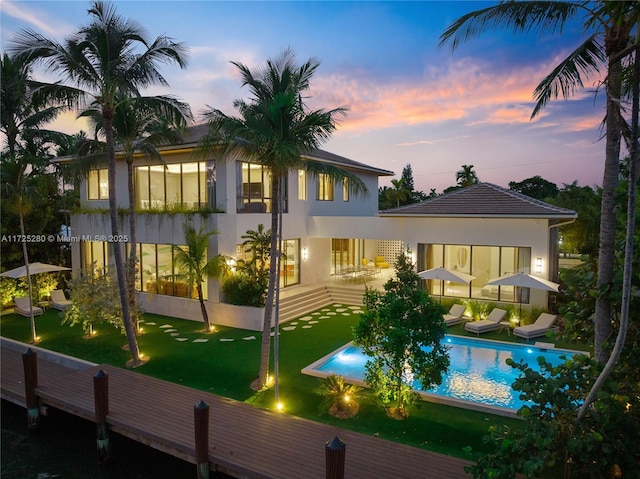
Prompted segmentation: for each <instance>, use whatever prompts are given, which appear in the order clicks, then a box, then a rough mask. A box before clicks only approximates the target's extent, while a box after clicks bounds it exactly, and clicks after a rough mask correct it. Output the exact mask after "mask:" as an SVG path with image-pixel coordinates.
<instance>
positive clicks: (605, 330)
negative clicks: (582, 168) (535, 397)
mask: <svg viewBox="0 0 640 479" xmlns="http://www.w3.org/2000/svg"><path fill="white" fill-rule="evenodd" d="M621 37H623V38H624V40H623V41H621V40H620V38H621ZM626 39H627V35H623V34H622V32H621V31H620V30H618V29H617V28H613V29H610V30H608V31H607V34H606V38H605V45H606V49H607V57H608V58H609V59H611V58H614V57H615V56H616V55H617V54H618V53H619V52H620V51H622V50H623V49H624V48H625V46H626ZM621 85H622V64H621V61H620V59H616V60H614V61H611V60H610V61H609V75H608V79H607V125H606V138H607V140H606V142H607V143H606V148H605V164H604V176H603V180H602V206H601V213H600V218H601V220H600V251H599V256H598V281H597V290H598V292H599V294H598V296H597V298H596V307H595V318H594V326H595V341H594V353H595V358H596V359H597V360H598V361H601V362H605V361H607V359H608V358H609V353H610V349H609V348H608V347H607V345H606V343H607V342H608V341H609V340H610V339H611V335H612V331H613V329H612V315H613V311H612V306H611V301H610V300H609V299H608V291H607V292H605V293H604V294H602V290H603V289H605V290H606V289H608V288H610V287H611V283H612V281H613V273H614V262H615V238H616V215H615V206H616V199H615V190H616V188H617V186H618V176H619V161H620V140H621V127H620V124H619V121H620V96H621Z"/></svg>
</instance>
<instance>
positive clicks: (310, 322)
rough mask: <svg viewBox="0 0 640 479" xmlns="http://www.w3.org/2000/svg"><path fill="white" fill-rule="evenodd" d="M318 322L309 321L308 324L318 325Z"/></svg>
mask: <svg viewBox="0 0 640 479" xmlns="http://www.w3.org/2000/svg"><path fill="white" fill-rule="evenodd" d="M319 322H320V321H309V324H318V323H319Z"/></svg>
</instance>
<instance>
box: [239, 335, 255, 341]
mask: <svg viewBox="0 0 640 479" xmlns="http://www.w3.org/2000/svg"><path fill="white" fill-rule="evenodd" d="M242 339H243V340H244V341H251V340H252V339H256V337H255V336H247V337H246V338H242Z"/></svg>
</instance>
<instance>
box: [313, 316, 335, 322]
mask: <svg viewBox="0 0 640 479" xmlns="http://www.w3.org/2000/svg"><path fill="white" fill-rule="evenodd" d="M330 317H331V316H320V319H329V318H330ZM309 323H311V321H309ZM316 323H317V321H316Z"/></svg>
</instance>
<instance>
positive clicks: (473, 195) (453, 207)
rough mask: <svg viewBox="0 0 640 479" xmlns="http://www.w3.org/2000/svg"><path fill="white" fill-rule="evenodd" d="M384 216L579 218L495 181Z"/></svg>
mask: <svg viewBox="0 0 640 479" xmlns="http://www.w3.org/2000/svg"><path fill="white" fill-rule="evenodd" d="M380 216H425V217H440V216H442V217H445V216H446V217H456V216H457V217H481V218H492V217H505V216H506V217H511V218H556V219H559V218H567V219H569V218H577V217H578V215H577V213H576V212H575V211H573V210H569V209H566V208H561V207H559V206H554V205H550V204H549V203H545V202H544V201H540V200H536V199H534V198H531V197H529V196H526V195H523V194H521V193H518V192H516V191H511V190H508V189H506V188H503V187H501V186H497V185H494V184H491V183H478V184H476V185H473V186H469V187H468V188H462V189H460V190H456V191H453V192H451V193H447V194H445V195H442V196H437V197H436V198H432V199H429V200H426V201H423V202H421V203H414V204H411V205H406V206H400V207H399V208H392V209H389V210H384V211H380Z"/></svg>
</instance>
